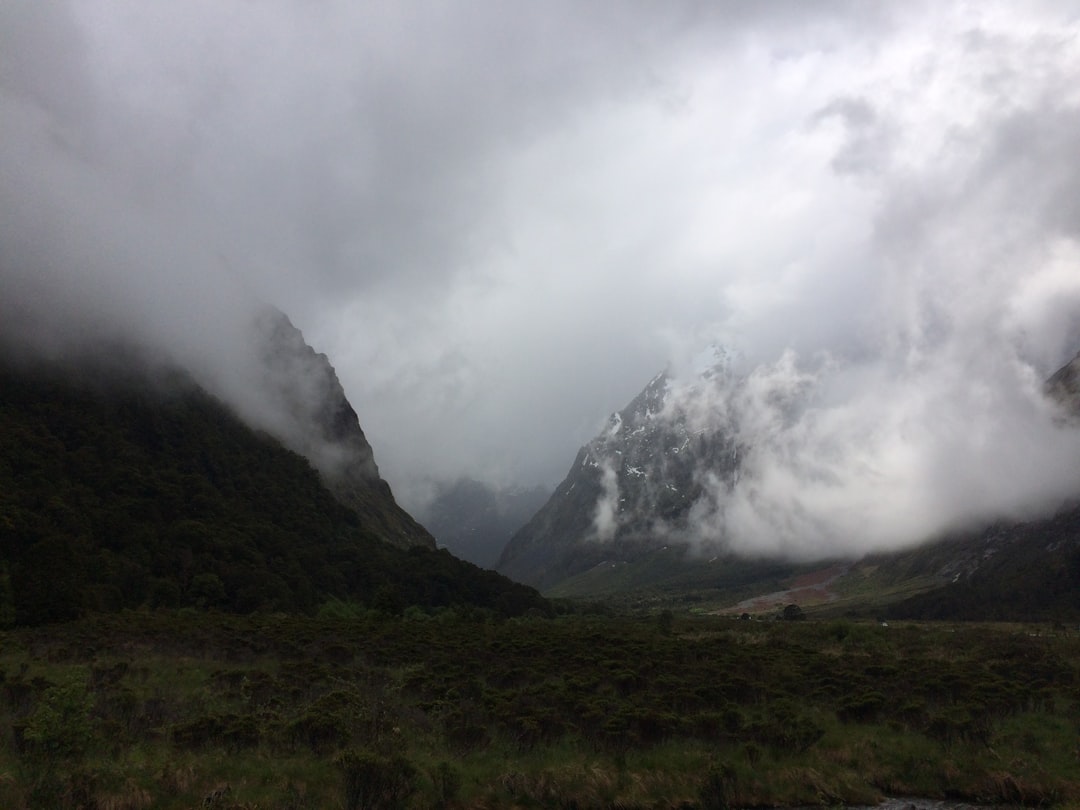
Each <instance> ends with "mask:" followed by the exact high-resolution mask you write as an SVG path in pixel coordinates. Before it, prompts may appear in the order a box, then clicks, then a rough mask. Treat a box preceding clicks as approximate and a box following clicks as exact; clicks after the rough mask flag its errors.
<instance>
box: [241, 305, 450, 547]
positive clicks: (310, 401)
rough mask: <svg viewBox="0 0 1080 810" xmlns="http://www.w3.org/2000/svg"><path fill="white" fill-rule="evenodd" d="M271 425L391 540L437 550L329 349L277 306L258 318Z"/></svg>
mask: <svg viewBox="0 0 1080 810" xmlns="http://www.w3.org/2000/svg"><path fill="white" fill-rule="evenodd" d="M254 334H255V342H256V350H257V352H258V355H259V359H260V361H261V374H260V375H259V377H258V378H257V380H256V385H258V386H259V388H260V394H261V396H262V397H263V398H264V400H265V403H266V409H265V415H266V420H267V425H268V429H269V430H270V432H271V433H273V434H274V435H275V436H276V437H277V438H278V439H279V440H281V441H282V442H283V443H284V444H285V445H286V446H287V447H288V448H289V449H291V450H293V451H294V452H296V453H299V454H300V455H302V456H304V457H305V458H307V459H308V460H309V461H310V462H311V464H312V466H314V467H315V468H316V469H317V470H318V471H319V473H320V474H321V476H322V478H323V481H324V483H325V484H326V486H327V488H328V489H329V490H330V492H331V493H333V495H334V496H335V497H336V498H337V499H338V501H340V502H341V503H342V504H344V505H345V506H347V507H349V508H350V509H352V510H354V511H356V512H357V513H358V514H359V515H360V516H361V517H362V518H363V519H364V521H365V523H366V524H368V525H370V526H371V527H372V529H373V530H374V531H376V532H377V533H378V534H379V535H380V536H381V537H382V538H383V539H385V540H387V541H388V542H390V543H392V544H394V545H397V546H401V547H407V546H424V547H427V548H435V539H434V538H433V537H432V536H431V534H429V533H428V531H427V530H426V529H425V528H424V527H423V526H421V525H420V524H419V523H417V522H416V520H414V519H413V518H412V517H411V516H410V515H409V514H408V513H407V512H406V511H405V510H404V509H402V508H401V507H400V506H398V504H397V502H396V501H395V500H394V496H393V493H392V492H391V491H390V485H389V484H387V483H386V481H384V480H383V479H382V478H381V477H380V476H379V468H378V466H377V465H376V464H375V454H374V452H373V451H372V449H371V445H370V444H369V443H368V440H367V437H366V436H365V435H364V431H363V430H362V429H361V427H360V420H359V418H358V417H357V415H356V411H355V410H353V407H352V405H350V404H349V400H348V399H347V398H346V396H345V391H344V389H343V388H342V387H341V382H340V381H339V380H338V377H337V373H336V372H335V371H334V367H333V366H332V365H331V364H330V361H329V360H328V359H327V357H326V355H325V354H318V353H316V352H315V350H314V349H313V348H312V347H311V346H309V345H308V344H307V342H306V341H305V340H304V336H303V334H302V333H301V332H300V330H299V329H297V328H296V327H295V326H293V324H292V323H291V322H290V321H289V319H288V318H287V317H286V316H285V314H284V313H282V312H280V311H279V310H276V309H267V310H264V311H262V312H261V313H260V314H259V315H258V316H257V317H256V319H255V323H254Z"/></svg>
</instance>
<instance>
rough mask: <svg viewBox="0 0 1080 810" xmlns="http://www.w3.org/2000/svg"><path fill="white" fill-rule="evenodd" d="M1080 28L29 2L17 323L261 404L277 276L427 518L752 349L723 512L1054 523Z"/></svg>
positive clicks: (19, 164) (1076, 175) (19, 140)
mask: <svg viewBox="0 0 1080 810" xmlns="http://www.w3.org/2000/svg"><path fill="white" fill-rule="evenodd" d="M1078 34H1080V4H1078V3H1074V2H1041V3H1040V2H1032V3H1024V4H1014V3H995V2H978V3H974V2H973V3H963V2H945V3H919V2H903V3H900V2H896V3H883V4H873V5H870V4H865V3H845V2H823V3H814V4H808V3H802V2H777V3H770V4H745V3H697V2H676V3H664V4H651V3H609V2H593V3H585V4H580V3H559V2H553V3H544V4H542V5H539V6H533V7H528V8H519V7H517V6H513V7H509V6H506V5H505V4H497V3H486V2H478V3H468V4H464V3H462V4H449V5H443V6H440V7H439V8H438V9H435V10H433V9H431V8H429V7H426V6H422V5H420V4H408V3H389V2H387V3H369V4H360V5H358V4H354V3H347V2H324V3H318V4H306V3H298V2H293V1H292V0H267V2H262V3H259V4H230V3H218V2H209V0H205V1H199V0H196V2H188V3H176V4H147V3H144V2H141V1H139V0H80V2H71V3H63V2H54V3H47V4H44V3H30V2H20V1H19V0H5V1H4V2H2V3H0V285H2V286H0V333H2V334H3V338H4V341H5V343H7V344H8V345H14V346H17V347H18V348H19V350H20V351H23V352H27V353H41V352H46V353H54V354H56V353H63V352H65V351H68V350H70V348H71V347H73V346H85V345H87V344H88V343H90V342H92V341H94V340H97V339H100V338H102V337H109V336H116V335H124V336H128V337H134V338H137V339H138V340H139V341H140V342H142V343H144V344H145V345H147V346H150V347H153V348H154V349H155V350H158V351H161V352H162V353H163V354H166V355H168V356H170V357H173V358H175V359H178V360H180V361H181V362H183V363H184V364H185V365H187V366H188V367H190V368H192V369H193V370H195V373H196V374H197V375H198V376H199V378H200V379H201V380H203V381H204V383H205V384H206V385H208V386H209V387H211V388H212V389H214V390H215V391H217V392H218V393H219V394H221V395H222V396H223V397H225V398H226V399H228V400H229V401H231V402H233V403H234V404H235V405H236V406H237V407H238V408H239V409H240V410H241V412H243V413H246V414H249V415H253V414H257V413H258V409H259V399H260V398H259V396H257V395H253V392H254V391H255V390H256V389H255V388H254V387H253V386H252V385H251V382H250V381H251V373H252V372H251V364H252V347H251V340H250V333H249V328H248V326H249V324H250V321H251V317H252V316H253V314H254V313H255V312H257V311H258V310H259V309H260V308H261V307H262V306H263V305H265V304H271V305H274V306H277V307H279V308H280V309H281V310H283V311H284V312H286V313H288V315H289V317H290V318H291V319H292V321H293V322H294V323H295V324H296V325H297V326H298V327H300V328H301V329H302V330H303V332H304V334H305V336H306V338H307V340H308V342H309V343H310V344H311V345H313V346H314V347H315V349H316V350H317V351H320V352H325V353H326V354H327V355H328V356H329V358H330V360H331V362H332V363H333V364H334V366H335V368H336V369H337V372H338V376H339V377H340V379H341V381H342V383H343V385H344V387H345V390H346V392H347V394H348V396H349V399H350V401H351V402H352V404H353V405H354V407H355V408H356V410H357V412H358V414H359V417H360V422H361V424H362V426H363V428H364V430H365V432H366V434H367V435H368V438H369V439H370V441H371V443H372V445H373V446H374V450H375V455H376V460H377V461H378V464H379V468H380V470H381V472H382V474H383V475H384V476H385V477H386V478H387V479H388V480H389V481H390V483H391V484H392V486H393V487H394V489H395V493H396V494H397V495H398V496H399V499H400V500H402V501H403V502H404V504H405V505H406V506H407V507H409V508H413V509H418V508H420V507H421V506H422V505H423V501H424V499H425V497H426V496H427V493H429V492H430V491H431V483H432V482H433V481H434V480H437V479H443V478H452V477H456V476H458V475H468V476H471V477H472V478H476V479H478V480H487V481H492V482H497V483H501V484H513V483H520V484H524V485H531V484H533V483H544V484H546V485H549V486H550V485H553V484H554V483H556V482H557V481H558V480H559V479H560V478H561V477H562V476H563V475H564V474H565V472H566V470H567V468H568V467H569V465H570V463H571V462H572V461H573V459H574V456H575V453H576V450H577V448H578V447H579V446H580V445H582V444H584V443H585V442H586V441H588V440H589V439H590V438H591V437H592V436H593V435H595V434H596V433H597V432H598V431H599V429H600V428H601V426H602V425H603V420H604V418H605V417H606V416H607V414H608V413H610V412H611V411H613V410H616V409H618V408H620V407H622V406H623V405H624V404H625V403H626V402H627V401H629V400H630V399H631V398H632V397H633V396H634V395H635V394H636V393H637V392H638V391H639V390H641V388H642V387H643V386H644V385H645V383H646V382H647V381H648V380H649V379H651V378H652V377H653V376H654V375H655V374H656V372H658V371H659V370H661V369H664V368H668V369H671V370H672V372H673V373H674V374H675V375H676V376H678V375H679V374H684V373H685V372H686V370H687V369H689V368H691V367H692V365H693V363H692V358H693V357H694V356H695V355H696V354H698V353H699V352H700V350H701V348H702V347H703V346H705V345H708V344H710V343H720V344H722V345H725V346H729V347H731V348H732V349H733V350H736V351H737V352H738V353H739V355H740V356H741V357H742V358H743V360H742V363H743V372H744V374H745V375H746V379H747V384H746V385H745V387H744V388H743V389H742V390H741V393H740V394H739V397H740V398H739V399H738V400H737V401H736V402H735V403H734V404H733V405H732V406H731V407H737V408H738V409H739V413H740V415H741V418H740V423H739V424H740V425H741V426H742V427H740V430H745V431H748V433H747V438H748V439H751V438H752V439H753V443H754V445H755V446H756V450H755V453H754V454H753V456H752V458H748V461H747V464H748V467H747V468H746V470H745V472H744V477H743V479H742V481H741V484H743V486H741V487H740V490H739V494H738V496H737V498H736V499H735V500H730V499H728V498H727V497H726V496H725V497H720V494H719V493H718V494H717V496H716V497H715V498H712V499H710V500H708V501H706V502H703V503H702V504H701V505H700V509H699V513H698V515H697V517H698V518H699V521H698V525H699V526H700V527H701V531H702V533H703V534H706V533H708V532H710V531H717V530H719V529H718V527H722V528H723V530H724V531H725V532H727V533H729V534H730V535H731V539H732V542H733V543H734V544H735V545H736V546H737V547H739V548H741V549H743V550H747V551H754V550H765V551H782V552H784V553H787V554H792V555H795V556H814V555H817V554H823V553H828V552H829V551H830V550H834V549H841V550H845V551H850V550H852V549H861V548H882V547H892V546H896V545H900V544H905V543H911V542H915V541H917V540H918V539H921V538H922V536H923V535H925V534H926V533H928V532H933V531H938V530H941V529H942V528H947V527H950V526H954V525H959V524H964V523H967V522H970V521H973V520H976V521H977V520H987V519H994V518H996V517H1000V516H1024V515H1029V514H1032V513H1034V512H1038V511H1040V510H1044V509H1047V508H1051V507H1052V505H1053V504H1055V503H1057V502H1058V501H1060V499H1061V498H1062V497H1065V496H1067V495H1069V494H1072V493H1075V492H1076V491H1080V477H1078V475H1077V465H1076V463H1075V462H1074V461H1073V459H1075V458H1080V453H1077V452H1076V451H1077V449H1078V448H1077V447H1076V443H1075V437H1074V436H1073V434H1072V433H1070V432H1068V431H1067V430H1065V429H1063V428H1061V427H1060V426H1059V425H1057V424H1056V423H1055V422H1054V421H1053V419H1052V413H1051V412H1050V410H1049V406H1048V405H1047V404H1046V403H1045V401H1044V400H1043V398H1042V397H1041V395H1040V394H1039V390H1040V385H1041V381H1042V380H1043V379H1044V378H1045V377H1046V376H1048V375H1049V374H1050V373H1052V372H1053V371H1054V370H1055V369H1056V368H1057V367H1058V366H1060V365H1061V364H1062V363H1064V362H1065V361H1067V360H1068V359H1069V358H1071V357H1072V356H1073V355H1075V353H1076V352H1077V350H1078V349H1080V245H1078V242H1077V240H1078V238H1080V149H1077V148H1076V133H1077V132H1078V131H1080V85H1078V84H1077V82H1076V81H1075V78H1076V76H1077V75H1080V37H1078ZM792 386H794V389H795V391H796V393H797V396H795V400H794V404H792V405H791V406H790V407H786V408H779V407H778V406H777V402H778V400H777V398H776V396H775V392H776V391H779V390H789V389H792ZM793 396H794V395H793ZM725 407H727V406H725ZM251 418H256V416H252V417H251ZM600 517H609V516H607V515H606V514H605V515H600Z"/></svg>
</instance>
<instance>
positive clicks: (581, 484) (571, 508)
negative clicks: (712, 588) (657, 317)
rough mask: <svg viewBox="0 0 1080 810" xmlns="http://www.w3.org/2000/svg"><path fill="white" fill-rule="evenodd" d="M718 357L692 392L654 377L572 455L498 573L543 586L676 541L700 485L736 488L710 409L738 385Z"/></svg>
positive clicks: (720, 428)
mask: <svg viewBox="0 0 1080 810" xmlns="http://www.w3.org/2000/svg"><path fill="white" fill-rule="evenodd" d="M736 383H737V381H736V380H735V379H734V377H733V375H732V374H731V372H730V370H729V368H728V367H727V359H726V357H725V356H723V355H720V356H719V357H718V362H717V363H716V365H714V366H713V367H711V368H710V369H708V370H707V371H706V372H705V373H704V374H703V375H702V376H701V377H700V379H698V380H697V381H695V383H694V385H693V386H689V387H686V386H682V387H677V386H676V384H675V383H674V382H673V381H672V380H671V379H670V378H669V377H668V375H666V374H660V375H658V376H656V377H655V378H653V380H652V381H651V382H649V384H648V385H647V386H646V387H645V389H644V390H643V391H642V392H641V393H640V394H639V395H638V396H637V397H635V398H634V400H633V401H632V402H630V404H629V405H627V406H626V408H624V409H623V410H621V411H619V412H618V413H615V414H612V416H611V417H610V419H609V420H608V424H607V426H606V428H605V429H604V430H603V431H602V432H601V433H600V435H599V436H597V437H596V438H595V439H593V440H592V441H591V442H589V443H588V444H587V445H586V446H585V447H583V448H581V450H580V451H579V452H578V455H577V458H576V459H575V460H574V464H573V466H572V467H571V468H570V472H569V474H568V475H567V476H566V478H565V479H564V480H563V482H562V483H561V484H559V486H558V487H557V488H556V490H555V493H554V494H553V495H552V496H551V498H550V499H549V500H548V502H547V504H545V505H544V507H543V508H542V509H541V510H540V511H539V512H538V513H537V514H536V516H535V517H533V519H532V520H531V521H529V523H528V524H526V525H525V526H524V527H523V528H522V529H521V531H519V532H518V533H517V534H515V535H514V537H513V538H512V539H511V541H510V543H509V544H508V545H507V547H506V549H505V550H504V551H503V554H502V556H501V558H500V560H499V565H498V566H497V570H499V571H500V572H502V573H504V574H506V575H508V576H510V577H511V578H514V579H518V580H520V581H522V582H527V583H530V584H534V585H538V586H540V587H546V586H549V585H552V584H554V583H555V582H558V581H559V580H561V579H564V578H565V577H567V576H572V575H573V574H576V573H579V572H581V571H584V570H586V569H588V568H590V567H592V566H593V565H596V564H597V563H599V562H602V561H604V560H617V559H632V558H633V557H634V556H636V555H638V554H640V553H642V552H644V551H648V550H651V549H655V548H657V547H659V546H661V545H663V544H665V543H668V542H679V541H680V535H681V533H682V532H683V531H685V529H686V528H687V523H688V518H689V516H690V513H691V509H692V508H693V506H694V504H695V503H696V502H697V501H698V500H699V498H700V497H701V494H702V490H703V485H704V483H705V481H704V478H703V476H709V477H710V482H709V483H710V485H711V486H716V485H717V484H718V483H719V485H721V486H727V487H730V486H734V484H735V482H736V481H737V479H738V470H739V464H740V456H741V455H742V449H741V448H740V447H739V446H738V444H737V441H736V438H735V436H736V432H735V430H734V426H733V425H731V424H730V422H729V421H728V420H727V418H726V417H725V415H724V414H723V413H716V412H713V411H711V410H710V404H711V403H714V402H718V401H720V400H722V398H723V392H724V391H725V390H728V389H730V388H731V386H733V385H735V384H736Z"/></svg>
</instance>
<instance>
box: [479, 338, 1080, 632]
mask: <svg viewBox="0 0 1080 810" xmlns="http://www.w3.org/2000/svg"><path fill="white" fill-rule="evenodd" d="M742 385H743V378H740V377H738V376H737V375H735V374H733V373H732V372H731V363H730V362H729V361H728V360H727V358H726V357H725V356H723V355H721V356H720V357H719V358H718V361H717V362H716V363H715V364H714V365H713V366H712V367H710V368H708V369H707V370H706V371H705V373H704V374H702V376H701V377H700V378H699V379H698V380H696V381H695V382H694V383H693V384H691V385H679V384H677V383H676V382H674V381H673V380H671V379H670V378H669V377H668V376H667V375H664V374H661V375H659V376H657V377H656V378H654V379H653V380H652V381H650V382H649V384H648V385H647V386H646V387H645V389H644V390H643V391H642V392H641V394H639V395H638V396H637V397H636V398H635V399H634V400H633V401H632V402H631V403H630V404H629V405H628V406H627V407H626V408H625V409H623V410H622V411H620V412H618V413H616V414H613V415H612V417H611V418H610V419H609V421H608V424H607V426H606V428H605V429H604V430H603V431H602V432H601V433H600V435H598V436H597V437H596V438H595V439H593V440H592V441H591V442H589V444H587V445H586V446H585V447H583V448H582V449H581V450H580V451H579V453H578V456H577V458H576V459H575V461H574V464H573V466H572V467H571V469H570V472H569V474H568V475H567V477H566V479H565V480H564V481H563V482H562V483H561V484H560V485H559V486H558V488H557V489H556V491H555V493H554V494H553V495H552V497H551V499H549V501H548V503H546V504H545V505H544V507H543V508H542V509H541V510H540V511H539V512H538V513H537V515H536V516H535V517H534V518H533V519H532V520H531V521H530V522H529V523H528V524H526V526H524V527H523V528H522V529H521V530H520V531H519V532H518V533H517V534H515V536H514V537H513V538H512V539H511V541H510V543H509V544H508V545H507V547H506V549H505V550H504V552H503V555H502V557H501V558H500V562H499V565H498V566H497V570H499V571H501V572H503V573H505V574H507V575H508V576H510V577H512V578H515V579H518V580H520V581H524V582H529V583H531V584H534V585H536V586H537V587H540V588H541V589H543V590H545V591H547V592H549V593H551V594H552V595H554V596H560V597H566V596H570V597H591V598H595V597H605V598H610V599H617V600H619V601H621V602H622V603H623V604H626V605H630V606H637V607H656V606H658V605H663V604H667V605H678V604H699V605H708V606H710V607H711V608H714V609H735V610H736V612H741V611H742V610H743V609H744V608H743V607H741V606H742V605H749V604H756V605H758V606H760V605H764V604H768V605H769V606H770V609H771V607H775V605H776V604H778V603H781V602H783V600H798V599H800V598H805V599H808V600H812V601H813V603H814V604H820V605H821V609H822V610H824V611H826V612H832V613H835V614H839V615H842V614H844V613H847V612H854V613H857V614H865V613H869V614H870V615H885V614H886V613H887V614H888V615H892V616H897V617H901V616H909V617H927V618H930V617H942V618H944V617H949V618H1014V619H1016V618H1031V619H1048V618H1060V617H1078V616H1080V504H1077V503H1073V504H1065V505H1063V506H1062V507H1061V509H1060V510H1059V511H1058V512H1057V513H1056V514H1053V515H1050V516H1047V517H1044V518H1041V519H1038V520H1031V521H1027V522H1023V523H1008V522H1000V523H998V524H995V525H993V526H990V527H982V528H979V529H976V530H972V531H966V532H957V533H953V534H951V535H949V536H947V537H939V538H927V542H925V543H924V544H922V545H921V546H919V547H917V548H914V549H909V550H905V551H902V552H896V553H890V554H877V555H873V556H870V557H866V558H864V559H861V560H832V561H828V560H826V561H821V562H818V563H811V564H795V563H792V562H787V561H784V560H778V559H776V560H769V559H753V560H751V559H740V558H738V557H736V556H735V555H733V554H731V553H730V552H726V551H725V549H724V547H723V543H722V538H718V540H719V542H716V543H715V544H714V545H715V547H714V548H713V549H711V550H710V549H708V548H707V547H706V549H705V553H704V554H702V553H693V554H692V553H689V551H688V546H687V544H686V539H687V536H688V535H687V533H686V532H687V530H688V528H690V527H691V526H692V524H693V521H694V517H695V514H696V512H695V503H696V502H697V501H698V499H699V498H700V496H701V495H702V493H703V491H704V489H705V486H706V482H708V487H710V488H712V489H713V490H715V488H716V487H722V488H728V489H729V490H730V489H731V488H734V487H737V486H738V485H739V475H740V467H741V465H742V461H743V459H745V458H748V457H749V454H750V453H751V452H752V451H753V448H752V447H746V446H743V445H742V444H741V443H740V441H739V439H738V437H739V436H740V431H739V424H738V420H736V419H734V418H733V417H732V416H731V415H730V414H731V413H732V412H733V410H735V409H733V408H729V407H726V406H725V403H726V402H730V401H731V399H732V397H736V396H738V395H739V392H740V390H741V389H740V386H742ZM1045 390H1046V392H1047V394H1048V396H1050V397H1051V398H1052V399H1054V400H1055V401H1057V402H1058V403H1059V404H1060V405H1061V407H1062V410H1063V418H1066V419H1071V418H1077V419H1080V355H1077V357H1076V358H1074V359H1073V360H1072V361H1071V362H1070V363H1069V364H1067V365H1066V366H1064V367H1063V368H1061V369H1060V370H1059V371H1057V372H1056V373H1055V374H1053V375H1052V376H1051V377H1050V378H1049V379H1048V380H1047V381H1046V384H1045ZM1077 497H1078V498H1080V493H1077ZM695 539H696V540H697V541H698V543H699V544H700V537H698V538H695Z"/></svg>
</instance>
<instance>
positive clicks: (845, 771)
mask: <svg viewBox="0 0 1080 810" xmlns="http://www.w3.org/2000/svg"><path fill="white" fill-rule="evenodd" d="M336 613H337V615H333V616H329V615H327V616H323V617H322V618H298V617H287V616H283V615H257V616H250V617H233V616H224V615H216V614H206V613H197V612H176V613H134V612H133V613H123V614H113V615H104V616H97V617H93V618H89V619H86V620H83V621H80V622H75V623H71V624H65V625H56V626H51V627H44V628H37V629H27V630H18V631H9V632H6V633H2V634H0V807H4V808H13V809H14V810H18V808H44V807H48V808H64V807H69V808H77V807H78V808H91V807H94V808H100V809H101V810H104V808H109V809H110V810H121V809H122V808H127V809H128V810H135V808H150V807H153V808H196V807H204V808H234V809H239V808H248V809H250V808H261V809H262V810H266V809H268V808H275V809H278V810H298V808H339V807H342V808H349V810H352V808H390V807H415V808H425V807H438V808H453V807H462V808H465V807H476V808H498V807H523V808H526V807H527V808H546V807H551V808H556V807H559V808H565V807H642V808H645V807H648V808H666V807H671V808H676V807H680V808H682V807H701V808H721V807H738V806H743V807H749V806H766V805H786V806H794V805H836V804H866V805H868V804H874V803H876V802H878V801H879V800H881V798H882V797H883V796H886V795H892V796H896V795H918V796H925V797H931V798H946V797H949V798H953V799H961V800H964V801H970V802H977V803H1008V804H1024V805H1032V806H1034V805H1040V806H1047V805H1050V806H1063V807H1068V806H1071V807H1080V749H1078V747H1077V745H1078V743H1077V740H1078V739H1080V638H1078V637H1077V634H1076V633H1072V634H1071V635H1070V634H1068V633H1066V632H1063V631H1062V630H1061V629H1060V628H1058V629H1057V630H1055V629H1054V628H1052V627H1020V626H995V625H948V626H946V625H933V624H902V625H896V624H894V625H893V626H892V627H889V628H882V627H880V626H878V625H877V624H875V623H859V622H850V621H804V622H767V623H766V622H760V623H759V622H738V621H735V620H733V619H731V618H727V617H690V616H677V617H672V616H671V615H670V614H665V615H662V616H653V617H600V616H589V615H571V616H563V617H560V618H557V619H541V618H535V619H521V620H496V619H494V618H492V617H491V616H490V615H486V614H482V613H477V612H475V611H472V612H470V611H468V610H462V611H454V610H444V611H440V612H437V613H435V614H424V613H421V612H419V611H411V612H407V614H406V615H405V616H397V617H394V616H385V615H378V614H374V613H370V612H362V611H359V610H357V611H354V612H352V614H351V615H350V614H349V613H348V611H346V610H344V609H343V608H342V606H340V605H339V606H338V607H337V609H336Z"/></svg>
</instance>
